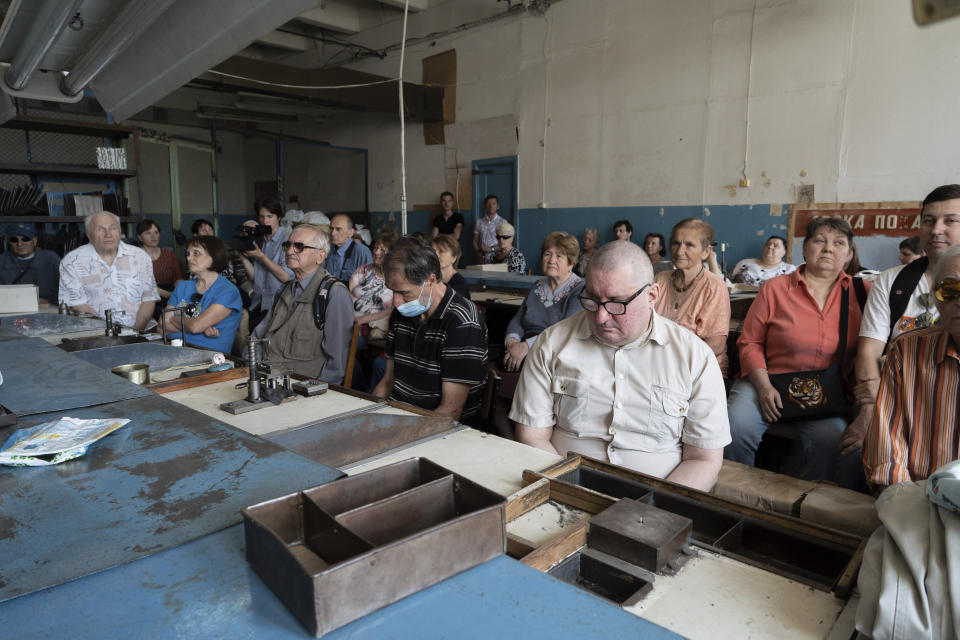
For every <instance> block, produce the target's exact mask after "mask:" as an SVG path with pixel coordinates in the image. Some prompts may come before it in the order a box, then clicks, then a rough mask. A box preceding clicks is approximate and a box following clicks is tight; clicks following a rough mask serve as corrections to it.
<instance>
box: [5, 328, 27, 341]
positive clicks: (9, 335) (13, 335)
mask: <svg viewBox="0 0 960 640" xmlns="http://www.w3.org/2000/svg"><path fill="white" fill-rule="evenodd" d="M23 339H24V337H23V336H22V335H20V334H19V333H17V332H16V331H14V330H13V329H7V328H5V327H0V342H7V341H8V340H23Z"/></svg>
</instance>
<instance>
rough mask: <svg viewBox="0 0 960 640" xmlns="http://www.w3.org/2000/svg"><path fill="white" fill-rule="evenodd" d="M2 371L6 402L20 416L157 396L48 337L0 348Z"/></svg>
mask: <svg viewBox="0 0 960 640" xmlns="http://www.w3.org/2000/svg"><path fill="white" fill-rule="evenodd" d="M0 372H2V373H3V384H2V385H0V405H3V406H4V407H6V408H7V409H8V410H10V411H12V412H13V413H16V414H17V415H19V416H28V415H33V414H36V413H47V412H49V411H66V410H68V409H76V408H77V407H92V406H94V405H97V404H104V403H106V402H116V401H117V400H127V399H130V398H141V397H145V396H149V395H153V392H152V391H149V390H147V389H144V388H143V387H141V386H139V385H136V384H133V383H132V382H129V381H127V380H126V379H124V378H121V377H120V376H117V375H114V374H112V373H110V372H109V371H104V370H103V369H101V368H100V367H98V366H96V365H92V364H90V363H89V362H85V361H83V360H81V359H80V358H75V357H74V356H73V355H71V354H69V353H67V352H66V351H64V350H63V349H58V348H57V347H55V346H53V345H52V344H50V343H49V342H47V341H46V340H44V339H43V338H24V339H22V340H7V341H5V342H4V343H3V348H0Z"/></svg>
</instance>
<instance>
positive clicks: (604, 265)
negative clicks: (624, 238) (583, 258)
mask: <svg viewBox="0 0 960 640" xmlns="http://www.w3.org/2000/svg"><path fill="white" fill-rule="evenodd" d="M591 271H604V272H612V271H619V272H621V273H623V274H624V275H626V276H627V277H628V278H629V279H630V280H631V281H633V282H639V283H647V282H651V281H652V280H653V265H651V264H650V258H649V257H648V256H647V254H646V252H645V251H644V250H643V249H641V248H640V247H639V246H637V245H635V244H633V243H632V242H608V243H607V244H605V245H603V246H602V247H600V249H599V250H598V251H597V253H596V255H594V256H593V258H591V259H590V263H589V265H588V266H587V272H588V273H589V272H591Z"/></svg>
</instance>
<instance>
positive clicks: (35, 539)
mask: <svg viewBox="0 0 960 640" xmlns="http://www.w3.org/2000/svg"><path fill="white" fill-rule="evenodd" d="M4 346H6V345H4ZM64 357H65V358H66V354H64ZM89 366H92V365H89ZM94 369H96V367H94ZM97 370H99V369H97ZM107 375H110V374H107ZM118 381H119V382H123V381H122V380H120V379H119V378H118ZM4 386H6V383H5V384H4ZM148 393H149V392H148ZM62 415H69V416H71V417H77V418H93V417H118V418H119V417H126V418H131V422H130V423H129V424H128V425H126V426H125V427H123V428H122V429H120V430H118V431H116V432H115V433H113V434H111V435H109V436H107V437H106V438H104V439H103V440H100V441H99V442H97V443H95V444H94V445H92V446H91V447H90V450H89V451H88V452H87V454H86V455H85V456H83V457H81V458H78V459H76V460H72V461H70V462H65V463H62V464H59V465H54V466H50V467H26V468H24V467H19V468H15V467H0V600H5V599H7V598H12V597H15V596H18V595H21V594H25V593H30V592H31V591H35V590H38V589H43V588H45V587H50V586H54V585H57V584H60V583H63V582H67V581H69V580H73V579H75V578H79V577H82V576H85V575H88V574H91V573H95V572H97V571H102V570H104V569H108V568H110V567H114V566H117V565H120V564H123V563H126V562H130V561H131V560H135V559H137V558H141V557H143V556H147V555H150V554H153V553H157V552H159V551H161V550H163V549H167V548H170V547H173V546H176V545H179V544H182V543H184V542H188V541H190V540H194V539H196V538H199V537H201V536H204V535H207V534H209V533H212V532H214V531H217V530H219V529H223V528H224V527H227V526H230V525H232V524H236V523H238V522H240V520H241V516H240V510H241V509H242V508H243V507H246V506H248V505H250V504H254V503H256V502H259V501H262V500H265V499H268V498H272V497H275V496H279V495H283V494H286V493H290V492H292V491H297V490H299V489H303V488H307V487H311V486H316V485H320V484H324V483H326V482H329V481H330V480H333V479H336V478H338V477H340V476H342V475H343V474H342V473H341V472H340V471H338V470H337V469H333V468H330V467H327V466H324V465H322V464H319V463H316V462H313V461H310V460H307V459H306V458H303V457H301V456H299V455H297V454H295V453H292V452H290V451H286V450H284V449H282V448H280V447H279V446H277V445H275V444H272V443H269V442H266V441H265V440H262V439H260V438H257V437H255V436H250V435H248V434H246V433H243V432H242V431H239V430H237V429H234V428H233V427H230V426H228V425H225V424H223V423H221V422H217V421H215V420H213V419H211V418H209V417H208V416H205V415H203V414H201V413H198V412H196V411H193V410H191V409H188V408H186V407H183V406H181V405H179V404H177V403H175V402H172V401H170V400H167V399H166V398H164V397H162V396H158V395H156V394H152V393H150V394H149V397H143V398H137V399H134V400H125V401H122V402H114V403H110V404H106V405H101V406H97V407H90V408H85V409H74V410H70V411H69V412H66V413H65V412H62V411H61V412H56V413H52V414H44V415H36V416H30V417H29V418H25V419H22V420H21V422H20V424H19V425H18V426H31V425H33V424H38V423H40V422H44V421H47V420H51V419H54V418H56V417H60V416H62ZM11 432H12V428H9V427H8V428H6V429H0V439H6V437H7V436H8V434H9V433H11Z"/></svg>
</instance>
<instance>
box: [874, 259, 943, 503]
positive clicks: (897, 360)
mask: <svg viewBox="0 0 960 640" xmlns="http://www.w3.org/2000/svg"><path fill="white" fill-rule="evenodd" d="M933 292H934V297H935V298H936V305H937V310H938V311H939V313H940V319H939V321H938V323H937V324H936V325H935V326H933V327H929V328H926V329H917V330H915V331H909V332H907V333H904V334H901V335H900V337H898V338H896V339H894V340H893V342H891V343H890V347H889V349H888V351H887V362H886V364H885V365H884V368H883V373H882V375H881V377H880V392H879V394H878V396H877V408H876V412H875V413H874V415H873V420H872V422H871V423H870V427H869V428H868V429H867V434H866V439H865V441H864V447H863V464H864V467H865V468H866V472H867V482H869V483H870V486H871V488H872V489H873V490H874V492H875V493H879V492H880V491H882V490H883V489H885V488H886V487H887V486H889V485H891V484H895V483H897V482H909V481H912V480H923V479H925V478H926V477H927V476H929V475H930V474H931V473H933V472H934V471H936V470H937V469H938V468H939V467H941V466H943V465H944V464H946V463H948V462H951V461H953V460H957V459H960V401H958V398H960V245H955V246H952V247H950V248H949V249H946V250H945V251H944V252H943V253H942V254H941V255H940V261H939V263H938V264H937V269H936V271H935V272H934V278H933Z"/></svg>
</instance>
